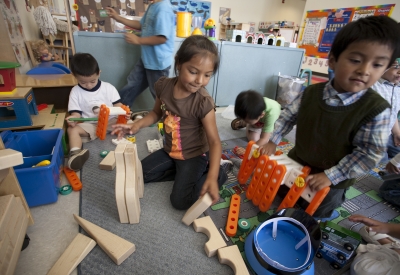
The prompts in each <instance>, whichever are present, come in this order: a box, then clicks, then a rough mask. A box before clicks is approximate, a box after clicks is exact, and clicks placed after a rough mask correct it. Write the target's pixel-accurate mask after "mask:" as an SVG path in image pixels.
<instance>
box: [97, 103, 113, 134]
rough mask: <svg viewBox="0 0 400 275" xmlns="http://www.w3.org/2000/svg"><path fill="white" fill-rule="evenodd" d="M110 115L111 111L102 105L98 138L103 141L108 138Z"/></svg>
mask: <svg viewBox="0 0 400 275" xmlns="http://www.w3.org/2000/svg"><path fill="white" fill-rule="evenodd" d="M109 115H110V109H109V108H108V107H107V106H106V105H105V104H102V105H101V106H100V112H99V120H98V122H97V129H96V136H97V137H98V138H99V139H101V140H104V139H105V138H106V134H107V125H108V117H109Z"/></svg>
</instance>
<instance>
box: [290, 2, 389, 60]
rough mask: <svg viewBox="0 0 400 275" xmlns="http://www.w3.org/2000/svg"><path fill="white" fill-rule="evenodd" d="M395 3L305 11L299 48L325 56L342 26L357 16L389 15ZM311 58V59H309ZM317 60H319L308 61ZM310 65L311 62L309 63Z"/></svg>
mask: <svg viewBox="0 0 400 275" xmlns="http://www.w3.org/2000/svg"><path fill="white" fill-rule="evenodd" d="M394 6H395V4H386V5H377V6H365V7H355V8H340V9H327V10H312V11H307V15H306V18H305V20H304V23H303V26H302V28H301V32H300V38H299V43H298V45H299V48H303V49H305V51H306V54H305V56H308V57H315V58H327V57H328V53H329V51H330V48H331V46H332V42H333V40H334V39H335V36H336V34H337V33H338V32H339V31H340V29H341V28H343V26H345V25H346V24H347V23H349V22H351V21H355V20H357V19H359V18H362V17H366V16H372V15H383V16H390V15H391V13H392V11H393V9H394ZM310 60H311V59H310ZM310 60H309V62H312V63H314V62H317V63H319V61H318V60H317V61H315V60H313V61H310ZM310 65H311V64H310Z"/></svg>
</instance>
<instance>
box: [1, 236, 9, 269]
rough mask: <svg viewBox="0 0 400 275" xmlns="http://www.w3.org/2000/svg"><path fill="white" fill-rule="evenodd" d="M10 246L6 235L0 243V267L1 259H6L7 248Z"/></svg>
mask: <svg viewBox="0 0 400 275" xmlns="http://www.w3.org/2000/svg"><path fill="white" fill-rule="evenodd" d="M9 246H12V245H11V240H10V236H8V234H6V235H5V236H4V238H3V240H2V241H0V266H1V265H2V264H3V259H5V258H6V255H7V250H8V247H9Z"/></svg>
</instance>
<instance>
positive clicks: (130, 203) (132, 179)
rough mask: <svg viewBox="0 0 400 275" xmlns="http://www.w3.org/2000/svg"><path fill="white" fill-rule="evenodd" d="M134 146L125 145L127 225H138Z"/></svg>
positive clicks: (138, 212) (138, 206) (138, 211)
mask: <svg viewBox="0 0 400 275" xmlns="http://www.w3.org/2000/svg"><path fill="white" fill-rule="evenodd" d="M135 151H136V144H127V145H126V148H125V152H124V158H125V203H126V209H127V211H128V218H129V223H130V224H133V223H139V220H140V202H139V194H138V190H137V185H136V184H137V178H136V167H135V166H136V156H135Z"/></svg>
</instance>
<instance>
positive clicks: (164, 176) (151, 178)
mask: <svg viewBox="0 0 400 275" xmlns="http://www.w3.org/2000/svg"><path fill="white" fill-rule="evenodd" d="M208 160H209V155H208V152H207V153H206V154H203V155H201V156H198V157H194V158H191V159H186V160H177V159H173V158H171V157H170V156H169V155H168V153H167V152H165V151H164V149H160V150H158V151H156V152H153V153H151V154H150V155H149V156H147V157H146V158H144V159H143V160H142V167H143V179H144V183H149V182H158V181H171V180H175V182H174V185H173V188H172V192H171V195H170V200H171V204H172V206H173V207H175V208H176V209H179V210H186V209H188V208H189V207H190V206H192V204H193V203H195V202H196V201H197V200H198V198H199V195H200V191H201V188H202V187H203V184H204V182H205V180H206V178H207V173H208V169H209V166H208V164H209V161H208ZM227 179H228V177H227V175H226V173H225V171H224V170H223V169H222V168H221V167H220V169H219V175H218V186H219V187H221V186H222V185H223V184H224V183H225V182H226V180H227Z"/></svg>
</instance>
